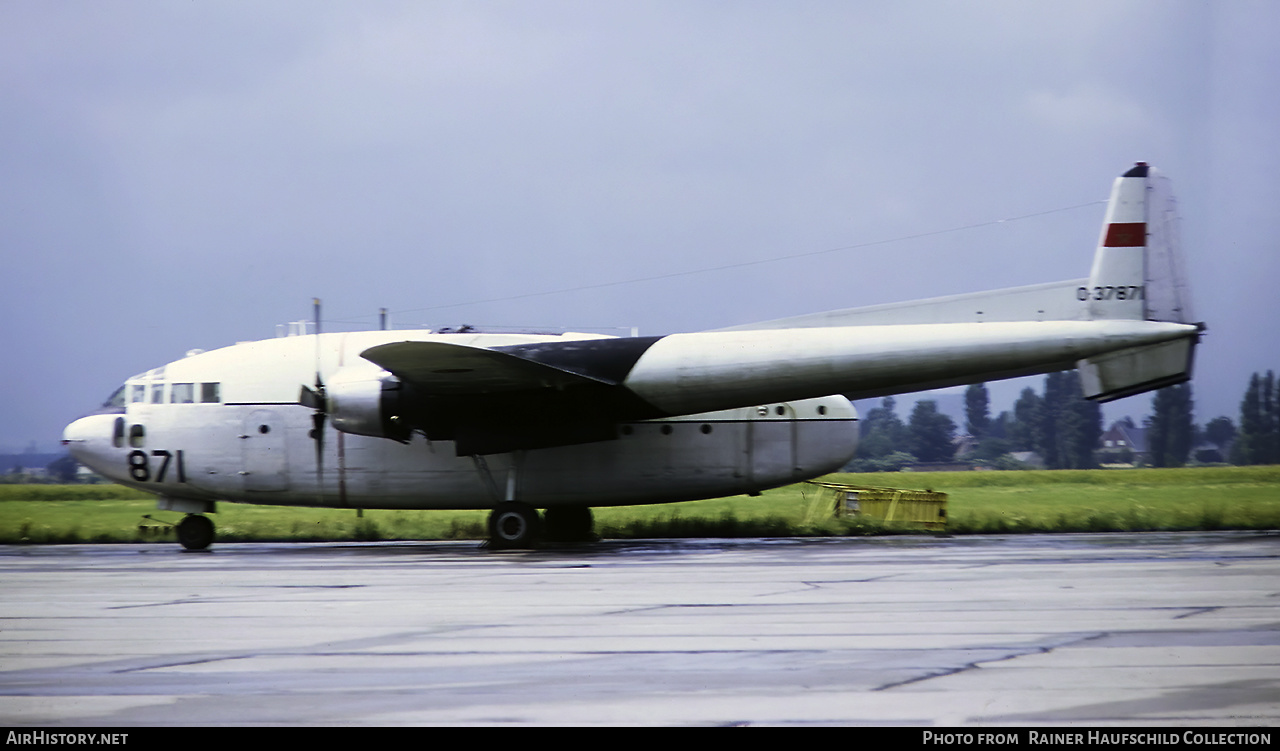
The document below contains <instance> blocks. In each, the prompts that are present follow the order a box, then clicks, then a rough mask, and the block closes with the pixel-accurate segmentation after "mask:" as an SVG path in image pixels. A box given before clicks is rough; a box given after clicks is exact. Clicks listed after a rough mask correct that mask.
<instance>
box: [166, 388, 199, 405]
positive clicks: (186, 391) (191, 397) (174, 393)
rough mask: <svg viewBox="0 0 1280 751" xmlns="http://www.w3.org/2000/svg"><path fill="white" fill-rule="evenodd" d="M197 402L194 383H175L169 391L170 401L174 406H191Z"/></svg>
mask: <svg viewBox="0 0 1280 751" xmlns="http://www.w3.org/2000/svg"><path fill="white" fill-rule="evenodd" d="M195 400H196V385H195V384H194V383H175V384H173V386H172V387H171V388H170V389H169V401H170V402H171V403H173V404H191V403H192V402H194V401H195Z"/></svg>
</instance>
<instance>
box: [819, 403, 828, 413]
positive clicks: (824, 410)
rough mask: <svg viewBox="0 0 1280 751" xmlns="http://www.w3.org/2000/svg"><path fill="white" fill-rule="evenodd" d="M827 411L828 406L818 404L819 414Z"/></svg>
mask: <svg viewBox="0 0 1280 751" xmlns="http://www.w3.org/2000/svg"><path fill="white" fill-rule="evenodd" d="M826 413H827V408H826V407H825V406H824V405H821V404H820V405H818V414H820V415H825V414H826Z"/></svg>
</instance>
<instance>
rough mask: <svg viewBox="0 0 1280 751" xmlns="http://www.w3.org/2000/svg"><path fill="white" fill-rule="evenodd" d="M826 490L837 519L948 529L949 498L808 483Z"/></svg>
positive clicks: (927, 493)
mask: <svg viewBox="0 0 1280 751" xmlns="http://www.w3.org/2000/svg"><path fill="white" fill-rule="evenodd" d="M807 482H808V484H810V485H816V486H818V487H820V488H822V489H823V490H822V492H823V496H824V497H825V498H827V499H828V500H829V507H830V508H831V510H832V512H833V513H834V514H835V515H836V516H845V515H861V516H866V517H870V518H873V519H879V520H881V521H884V522H892V523H894V524H915V525H920V526H922V527H924V528H926V529H946V526H947V494H946V493H939V492H936V491H933V490H903V489H901V488H875V487H870V486H867V485H847V484H845V483H840V482H822V481H819V480H808V481H807Z"/></svg>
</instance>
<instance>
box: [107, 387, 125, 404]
mask: <svg viewBox="0 0 1280 751" xmlns="http://www.w3.org/2000/svg"><path fill="white" fill-rule="evenodd" d="M102 406H104V407H124V386H121V387H120V388H118V389H116V390H115V391H113V392H112V393H111V396H110V397H109V398H108V399H107V400H106V401H105V402H103V403H102Z"/></svg>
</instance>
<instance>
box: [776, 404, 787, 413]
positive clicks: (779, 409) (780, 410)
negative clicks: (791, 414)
mask: <svg viewBox="0 0 1280 751" xmlns="http://www.w3.org/2000/svg"><path fill="white" fill-rule="evenodd" d="M774 411H775V412H777V413H778V415H779V416H781V415H785V414H786V413H787V408H786V407H784V406H783V405H781V404H779V405H778V406H777V407H774Z"/></svg>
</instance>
